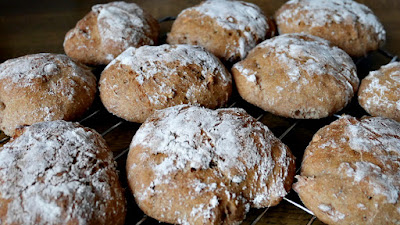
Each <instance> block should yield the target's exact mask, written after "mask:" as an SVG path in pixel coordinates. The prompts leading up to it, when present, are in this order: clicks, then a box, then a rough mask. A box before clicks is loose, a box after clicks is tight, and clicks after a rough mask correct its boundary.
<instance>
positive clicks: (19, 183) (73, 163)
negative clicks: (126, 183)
mask: <svg viewBox="0 0 400 225" xmlns="http://www.w3.org/2000/svg"><path fill="white" fill-rule="evenodd" d="M0 205H1V209H0V221H1V224H5V225H8V224H9V225H11V224H13V225H23V224H60V225H61V224H88V225H90V224H92V225H101V224H103V225H108V224H116V225H123V224H124V221H125V214H126V202H125V197H124V193H123V190H122V188H121V186H120V184H119V180H118V175H117V171H116V168H115V161H114V159H113V155H112V152H111V151H110V150H109V149H108V147H107V146H106V142H105V140H104V139H103V138H102V137H101V136H100V135H99V134H98V133H97V132H96V131H94V130H92V129H89V128H85V127H82V126H80V125H79V124H77V123H71V122H65V121H61V120H60V121H50V122H41V123H36V124H34V125H32V126H30V127H25V128H23V129H19V130H18V132H17V134H16V136H15V138H14V139H11V141H10V142H8V143H7V144H5V145H4V146H3V147H2V148H1V149H0Z"/></svg>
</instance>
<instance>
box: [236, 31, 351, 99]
mask: <svg viewBox="0 0 400 225" xmlns="http://www.w3.org/2000/svg"><path fill="white" fill-rule="evenodd" d="M303 37H305V38H303ZM260 48H261V49H263V50H265V51H266V53H265V54H264V55H263V57H264V58H266V57H269V55H274V57H275V58H276V61H278V62H280V63H282V65H284V67H283V68H286V69H285V74H286V75H287V76H288V78H289V80H288V81H289V82H287V84H285V85H286V86H285V87H287V86H288V85H290V84H291V83H295V84H296V86H297V89H298V90H301V89H302V87H303V86H304V85H308V83H309V81H308V80H309V79H312V77H313V76H333V77H334V78H335V79H336V80H337V82H338V83H341V84H343V86H344V87H345V89H344V90H343V91H345V92H346V93H347V94H346V96H348V98H349V96H353V94H354V88H353V86H352V83H353V84H356V86H358V83H359V80H358V77H357V73H356V69H355V65H354V63H353V61H352V59H351V58H350V56H348V55H347V54H346V53H345V52H344V51H343V50H341V49H339V48H337V47H331V46H330V45H329V42H328V41H326V40H324V39H322V38H318V37H315V36H311V35H305V34H283V35H279V36H277V37H274V38H271V39H268V40H265V41H263V42H262V43H260V44H259V45H257V47H256V48H255V50H256V49H260ZM233 67H234V68H235V69H237V70H239V72H241V74H242V75H243V76H245V77H246V78H247V80H250V81H253V80H256V78H253V76H256V75H257V73H255V72H254V71H252V70H250V69H247V68H243V66H242V65H241V63H240V62H239V63H237V64H235V65H234V66H233ZM285 87H284V88H285ZM348 101H350V98H349V99H347V102H348Z"/></svg>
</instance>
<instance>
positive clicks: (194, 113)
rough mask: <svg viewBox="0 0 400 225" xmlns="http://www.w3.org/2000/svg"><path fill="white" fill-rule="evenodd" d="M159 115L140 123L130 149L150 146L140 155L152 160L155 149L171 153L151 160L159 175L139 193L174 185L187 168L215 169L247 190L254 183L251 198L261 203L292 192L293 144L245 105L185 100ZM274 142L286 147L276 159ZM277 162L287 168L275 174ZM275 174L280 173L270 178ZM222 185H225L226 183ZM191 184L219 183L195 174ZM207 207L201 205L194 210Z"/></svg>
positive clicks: (204, 186)
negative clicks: (214, 106)
mask: <svg viewBox="0 0 400 225" xmlns="http://www.w3.org/2000/svg"><path fill="white" fill-rule="evenodd" d="M241 114H242V115H241ZM243 114H245V115H243ZM156 116H157V118H159V119H157V120H154V119H152V120H147V121H146V122H145V123H144V124H143V125H142V126H141V127H140V129H139V130H138V131H137V132H136V134H135V136H134V137H133V140H132V143H131V146H130V149H133V148H134V147H135V146H142V147H144V148H146V149H149V151H146V152H145V153H143V154H144V155H142V156H141V160H148V159H149V157H150V156H151V155H156V154H163V155H165V156H166V157H165V158H164V159H163V160H162V161H160V162H157V163H155V162H149V163H151V165H152V170H153V172H154V175H155V178H154V180H153V182H152V184H151V185H150V187H142V190H143V191H142V192H140V193H135V197H137V198H138V199H142V200H143V199H145V198H147V197H148V196H149V195H152V194H154V191H155V190H157V189H156V188H152V187H154V186H156V185H157V184H168V185H174V182H175V181H174V180H173V176H171V174H174V173H176V172H179V171H182V172H184V171H186V170H187V169H189V170H190V169H194V170H196V171H197V170H214V172H215V175H216V176H218V177H221V178H223V177H224V178H227V179H229V180H230V182H232V183H236V184H238V185H243V187H242V190H247V189H251V190H252V191H251V193H250V196H249V198H250V199H248V201H249V202H251V203H252V204H253V205H255V206H257V207H265V205H264V206H263V205H262V204H263V202H265V200H268V199H269V198H270V197H271V196H281V197H283V196H285V195H286V194H287V193H286V190H285V188H284V181H285V179H286V177H287V176H288V171H287V169H288V166H289V164H290V163H291V162H292V161H291V159H290V158H288V157H287V155H286V153H287V151H288V149H287V148H286V146H285V145H284V144H282V143H280V142H279V140H278V139H277V138H276V137H275V136H273V134H272V133H271V132H270V131H269V130H268V128H267V127H266V126H264V125H263V124H261V123H259V122H257V121H255V119H254V118H252V117H249V116H248V115H247V113H245V111H244V110H242V109H220V110H210V109H205V108H200V107H196V106H187V105H180V106H174V107H170V108H167V109H164V110H159V111H157V112H156ZM248 123H254V124H252V125H247V124H248ZM255 140H258V141H259V143H256V141H255ZM271 143H273V145H278V146H279V149H280V150H281V151H282V154H281V155H280V156H279V157H278V158H275V161H274V159H273V158H272V157H271V153H270V152H271ZM277 166H279V167H280V168H282V169H279V170H278V171H279V172H278V174H274V172H273V170H274V168H276V167H277ZM134 167H136V166H134ZM136 170H137V168H136ZM249 170H255V172H254V173H255V175H254V176H253V177H248V176H247V175H248V171H249ZM272 175H273V176H275V178H271V176H272ZM250 179H251V180H250ZM244 182H246V183H244ZM267 184H268V185H267ZM219 185H220V186H221V187H224V184H222V183H221V184H219ZM192 186H193V188H194V190H195V192H196V193H198V192H200V191H202V190H206V191H212V190H214V189H215V188H217V186H216V185H215V183H212V184H208V183H207V182H205V181H203V182H201V181H200V180H195V181H194V182H193V184H192ZM268 186H269V188H268ZM232 194H233V193H232ZM237 194H239V193H237ZM234 196H235V195H234ZM203 207H204V206H201V205H198V206H197V207H195V209H193V210H194V211H192V212H197V211H198V210H200V209H201V208H203ZM206 211H207V210H206ZM207 212H208V211H207Z"/></svg>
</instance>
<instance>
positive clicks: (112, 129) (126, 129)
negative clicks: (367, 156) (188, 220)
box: [0, 17, 398, 225]
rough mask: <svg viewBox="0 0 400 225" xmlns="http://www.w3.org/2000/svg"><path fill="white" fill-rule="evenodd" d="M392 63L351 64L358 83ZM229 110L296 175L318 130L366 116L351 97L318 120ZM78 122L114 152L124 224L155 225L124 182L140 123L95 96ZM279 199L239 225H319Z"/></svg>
mask: <svg viewBox="0 0 400 225" xmlns="http://www.w3.org/2000/svg"><path fill="white" fill-rule="evenodd" d="M174 19H175V17H165V18H162V19H160V20H159V21H160V22H165V21H170V20H174ZM393 61H398V57H397V56H395V55H393V54H391V53H390V52H388V51H385V50H383V49H379V50H378V51H376V52H373V53H371V54H369V55H367V56H366V57H364V58H360V59H357V60H355V64H356V65H357V69H358V75H359V78H360V80H361V79H362V78H364V77H365V76H366V75H367V74H368V72H369V71H371V70H376V69H378V68H379V67H380V66H381V65H384V64H387V63H389V62H393ZM94 73H95V74H96V73H97V74H96V75H97V76H99V73H100V72H99V71H97V69H96V70H94ZM229 107H239V108H243V109H245V110H246V111H247V112H248V113H249V114H250V115H252V116H253V117H255V118H257V120H258V121H260V122H262V123H263V124H265V125H267V126H268V127H269V129H270V130H271V131H272V132H273V133H274V134H275V136H277V137H279V139H281V140H282V142H283V143H285V144H286V145H288V146H289V148H290V149H291V151H292V153H293V154H294V155H295V156H296V158H297V161H296V165H297V168H298V169H297V174H298V173H299V171H300V168H301V160H302V155H303V153H304V149H305V148H306V146H307V145H308V143H309V141H310V140H311V138H312V136H313V135H314V134H315V132H316V131H317V130H318V129H320V128H321V127H323V126H325V125H327V124H329V123H331V122H332V121H334V120H336V119H337V117H340V116H339V115H341V114H348V115H352V116H355V117H361V116H363V115H367V113H366V112H365V111H364V110H363V109H362V108H361V107H360V106H359V105H358V102H357V98H356V97H354V98H353V101H352V102H351V103H350V104H349V105H348V106H347V107H346V108H345V109H343V110H342V111H340V112H339V113H338V114H336V115H334V116H332V117H329V118H324V119H319V120H298V119H290V118H283V117H279V116H275V115H273V114H271V113H268V112H265V111H263V110H261V109H259V108H257V107H255V106H253V105H251V104H249V103H247V102H245V101H244V100H243V99H241V98H240V96H239V95H238V94H237V93H234V94H233V97H232V100H231V102H230V104H229ZM78 122H79V123H81V124H82V125H83V126H87V127H90V128H93V129H95V130H96V131H98V132H99V133H100V134H101V135H102V136H103V137H104V138H105V140H106V141H107V143H108V145H109V147H110V149H111V150H112V152H113V153H114V159H115V160H116V161H117V165H118V170H119V171H120V180H121V183H122V185H123V187H124V188H125V190H126V197H127V202H128V213H127V219H126V224H136V225H145V224H159V222H158V221H156V220H154V219H151V218H150V217H147V216H146V215H145V214H144V213H143V212H142V211H141V210H140V209H139V208H138V207H137V205H136V203H135V201H134V199H133V196H132V194H131V192H130V190H129V188H128V184H127V180H126V173H125V163H126V162H125V161H126V157H127V153H128V151H129V144H130V141H131V139H132V137H133V135H134V134H135V132H136V131H137V129H138V128H139V126H140V124H137V123H131V122H127V121H125V120H122V119H120V118H117V117H116V116H113V115H111V114H110V113H108V112H107V110H106V109H105V108H104V107H103V106H102V104H101V102H100V100H99V98H98V97H97V99H96V100H95V102H94V104H93V106H92V107H91V109H90V110H89V112H88V113H87V114H86V115H85V116H84V117H83V119H81V120H80V121H78ZM8 140H9V137H7V136H5V135H4V134H3V133H1V134H0V144H4V143H6V142H8ZM283 200H284V201H282V202H281V203H280V204H279V205H278V206H275V207H271V208H265V209H252V210H251V211H250V212H249V213H248V214H247V218H246V219H245V221H243V224H250V225H256V224H259V225H260V224H307V225H311V224H314V225H315V224H316V223H318V224H322V223H321V222H320V221H319V220H318V219H316V217H315V216H314V215H313V213H312V212H311V211H310V210H308V209H307V208H306V207H304V206H303V204H302V203H301V201H300V199H299V197H298V196H297V194H296V193H295V192H293V191H291V192H290V193H289V194H288V195H287V196H286V197H284V198H283ZM271 214H274V216H271ZM282 215H284V216H282Z"/></svg>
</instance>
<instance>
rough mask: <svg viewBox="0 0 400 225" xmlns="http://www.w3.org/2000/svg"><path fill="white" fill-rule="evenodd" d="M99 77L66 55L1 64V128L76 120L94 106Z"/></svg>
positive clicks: (9, 129) (10, 130) (6, 130)
mask: <svg viewBox="0 0 400 225" xmlns="http://www.w3.org/2000/svg"><path fill="white" fill-rule="evenodd" d="M96 87H97V84H96V77H95V76H94V75H93V74H92V73H91V72H90V70H88V69H87V68H86V67H83V66H81V65H79V64H76V63H74V62H73V61H72V60H71V59H70V58H68V57H67V56H65V55H59V54H50V53H41V54H34V55H27V56H23V57H19V58H15V59H10V60H7V61H5V62H4V63H2V64H0V128H1V130H3V131H4V133H5V134H7V135H10V136H12V135H13V134H14V130H15V129H16V128H17V127H19V126H22V125H30V124H33V123H36V122H41V121H50V120H58V119H63V120H74V119H76V118H79V117H80V116H81V115H82V114H83V113H84V112H85V111H86V110H87V109H88V108H89V107H90V106H91V104H92V102H93V100H94V98H95V94H96Z"/></svg>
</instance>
